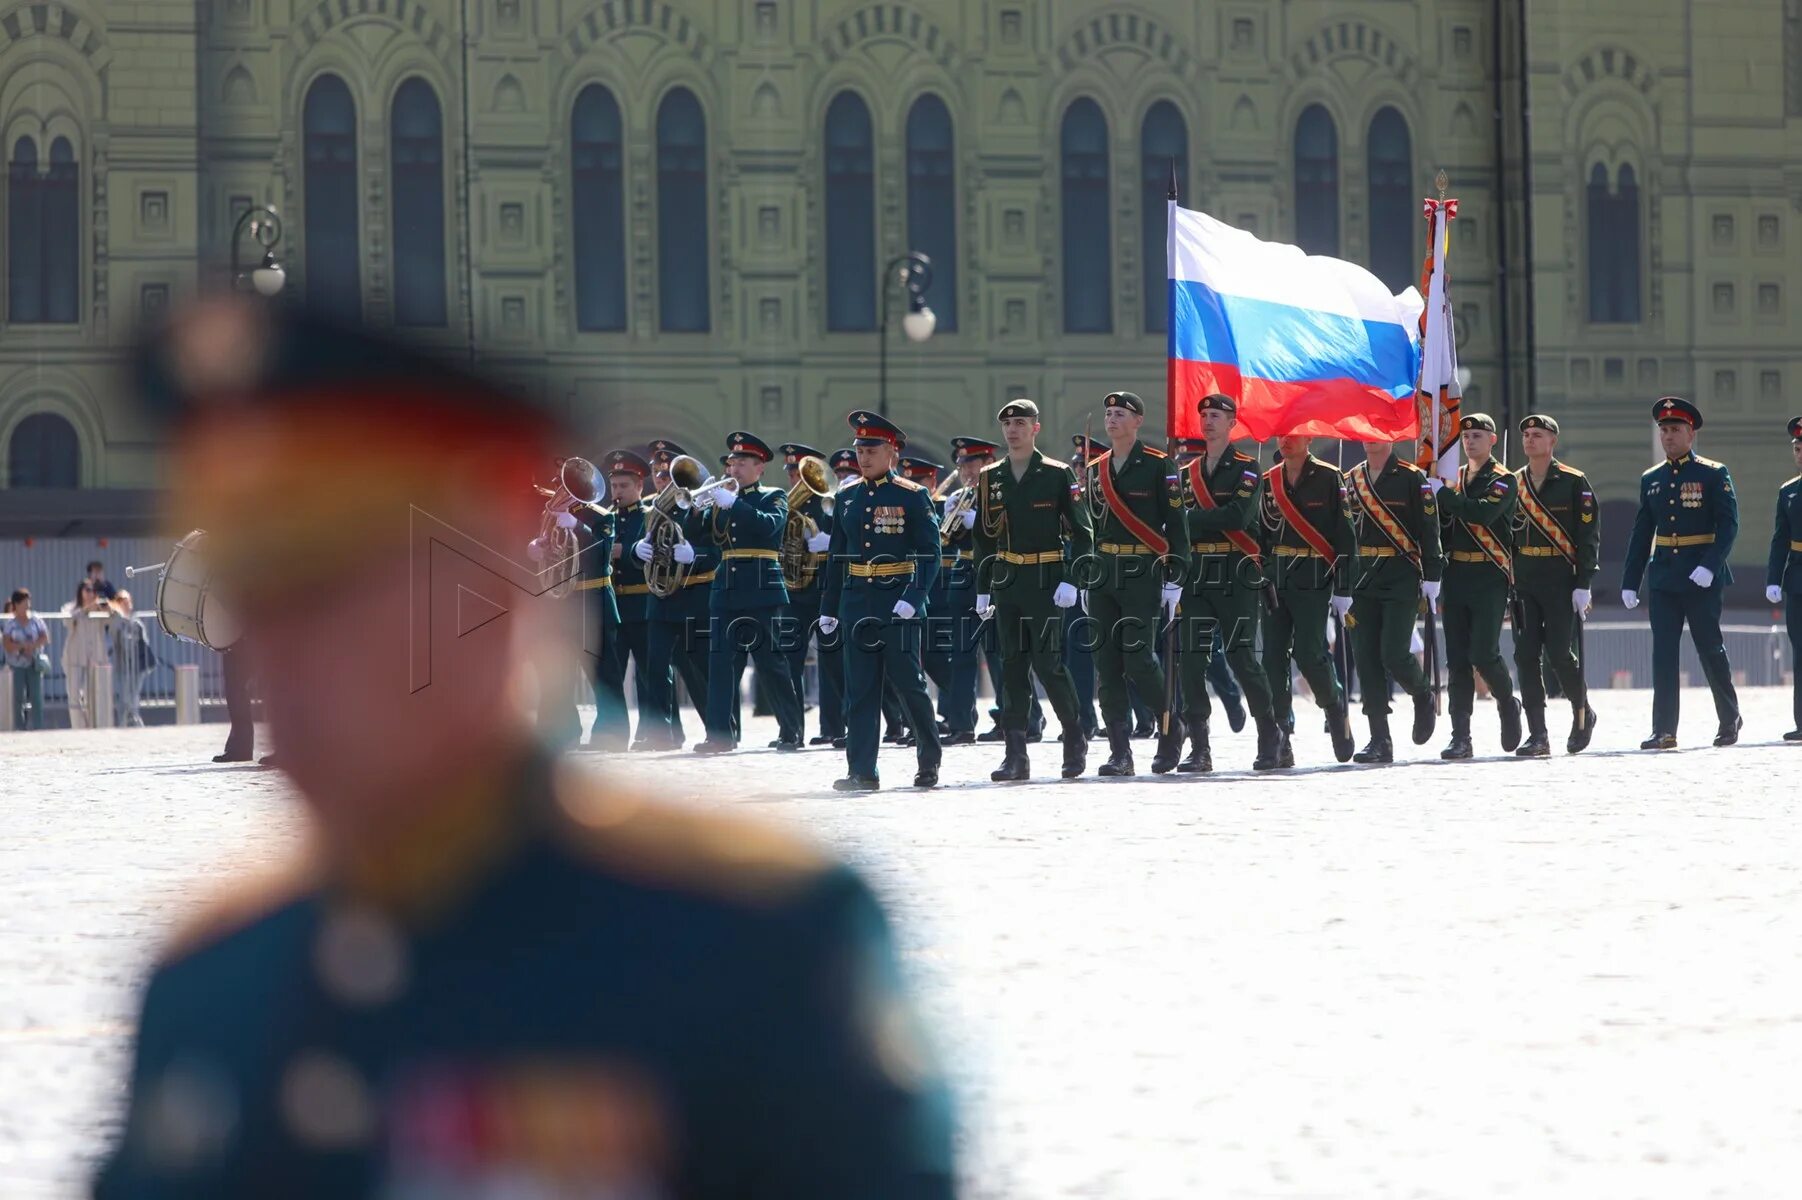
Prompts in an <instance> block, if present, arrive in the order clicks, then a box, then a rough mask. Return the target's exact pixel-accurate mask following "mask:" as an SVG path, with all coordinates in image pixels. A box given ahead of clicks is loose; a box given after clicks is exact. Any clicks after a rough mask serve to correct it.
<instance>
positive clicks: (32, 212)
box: [6, 137, 81, 325]
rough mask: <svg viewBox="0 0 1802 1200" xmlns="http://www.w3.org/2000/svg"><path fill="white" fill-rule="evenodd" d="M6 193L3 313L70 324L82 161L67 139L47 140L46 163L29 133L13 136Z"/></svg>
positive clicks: (32, 321)
mask: <svg viewBox="0 0 1802 1200" xmlns="http://www.w3.org/2000/svg"><path fill="white" fill-rule="evenodd" d="M40 168H41V169H40ZM6 199H7V237H6V243H7V247H6V248H7V255H6V294H7V318H8V319H9V320H11V321H12V322H14V323H15V324H19V325H51V324H58V325H70V324H74V322H75V321H76V320H77V319H78V318H79V314H80V310H81V167H80V164H78V163H77V162H76V161H75V147H74V146H73V145H71V144H70V142H69V139H68V138H63V137H59V138H57V139H56V140H55V141H53V142H51V143H50V161H49V162H48V163H43V162H41V160H40V159H39V157H38V144H37V142H36V141H35V140H33V139H32V138H30V137H21V138H20V139H19V140H18V141H16V142H14V143H13V151H12V158H11V161H10V162H9V163H8V169H7V187H6Z"/></svg>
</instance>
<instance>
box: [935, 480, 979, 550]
mask: <svg viewBox="0 0 1802 1200" xmlns="http://www.w3.org/2000/svg"><path fill="white" fill-rule="evenodd" d="M956 495H957V499H956V500H955V501H953V502H952V504H951V507H950V508H948V509H946V510H945V519H944V520H943V521H940V522H939V545H941V546H949V545H950V544H951V540H952V539H953V538H955V537H956V536H957V535H958V534H960V533H962V532H963V531H964V514H965V513H967V512H969V511H970V510H971V509H973V508H975V507H976V489H975V488H974V487H967V488H964V489H963V490H962V491H960V492H958V493H956Z"/></svg>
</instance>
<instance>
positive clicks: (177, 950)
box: [161, 853, 325, 962]
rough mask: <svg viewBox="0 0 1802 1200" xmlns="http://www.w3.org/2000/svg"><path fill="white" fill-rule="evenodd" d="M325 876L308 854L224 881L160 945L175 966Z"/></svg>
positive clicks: (290, 900)
mask: <svg viewBox="0 0 1802 1200" xmlns="http://www.w3.org/2000/svg"><path fill="white" fill-rule="evenodd" d="M324 877H325V873H324V871H323V870H322V869H321V867H320V865H319V862H318V860H317V859H316V858H314V857H313V856H312V854H311V853H303V854H302V855H301V857H300V858H298V859H297V860H295V861H294V862H292V863H288V864H286V865H284V866H280V867H274V868H270V869H269V870H266V871H263V872H260V873H257V874H251V875H246V876H244V877H243V878H240V879H235V880H231V881H229V882H227V883H226V884H225V885H224V887H223V888H222V889H220V890H219V891H217V892H214V893H213V894H211V895H210V896H209V897H208V898H207V899H206V900H203V901H202V902H201V904H200V907H199V908H198V909H197V910H195V911H194V912H193V913H192V914H190V915H189V916H188V917H187V918H186V919H185V920H183V921H182V922H181V923H180V924H179V925H177V927H176V929H175V933H174V934H173V935H172V936H171V937H170V938H169V941H168V943H167V944H166V945H165V946H164V947H163V951H162V955H161V958H162V961H164V962H175V961H177V960H180V959H183V958H186V957H188V956H189V955H191V954H196V953H198V952H200V951H202V950H205V949H206V948H207V947H209V946H213V945H216V944H218V943H219V942H222V941H224V940H225V939H227V938H229V937H231V936H232V935H233V934H235V933H238V932H240V931H242V930H244V929H247V928H249V927H250V926H252V925H254V924H256V923H257V922H258V921H260V920H262V919H263V918H264V917H267V916H269V915H270V914H271V913H274V912H276V911H277V910H279V909H282V908H286V907H287V906H288V905H290V904H292V903H294V902H295V901H296V900H300V899H302V898H303V897H305V896H307V895H309V894H311V893H312V892H315V891H317V890H318V889H319V887H320V886H321V884H322V883H323V881H324Z"/></svg>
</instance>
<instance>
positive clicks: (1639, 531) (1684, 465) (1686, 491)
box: [1621, 454, 1739, 592]
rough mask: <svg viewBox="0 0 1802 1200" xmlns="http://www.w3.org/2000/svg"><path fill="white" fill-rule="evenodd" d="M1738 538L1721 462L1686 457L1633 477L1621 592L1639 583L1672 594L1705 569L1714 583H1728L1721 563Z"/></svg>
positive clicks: (1729, 487) (1736, 510) (1637, 587)
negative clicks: (1635, 511) (1634, 497)
mask: <svg viewBox="0 0 1802 1200" xmlns="http://www.w3.org/2000/svg"><path fill="white" fill-rule="evenodd" d="M1738 536H1739V501H1738V500H1737V499H1736V498H1735V497H1734V494H1733V478H1732V477H1731V476H1730V475H1728V474H1727V468H1726V466H1725V465H1724V464H1722V463H1718V462H1715V461H1714V460H1713V459H1712V458H1702V457H1701V456H1699V455H1695V454H1686V455H1684V456H1683V457H1682V458H1680V459H1678V460H1676V461H1675V462H1671V461H1666V462H1662V463H1659V464H1658V465H1657V466H1655V467H1653V468H1651V469H1650V470H1648V471H1647V472H1646V473H1645V474H1643V475H1641V476H1640V477H1639V515H1638V516H1637V517H1635V518H1634V521H1633V535H1632V537H1630V538H1629V539H1628V541H1627V561H1626V564H1625V567H1624V569H1623V571H1622V572H1621V590H1622V591H1628V592H1637V591H1639V590H1640V580H1641V579H1642V577H1643V578H1644V580H1645V583H1646V586H1647V587H1648V588H1650V589H1651V590H1652V591H1675V590H1678V589H1680V588H1682V587H1686V586H1691V585H1690V584H1689V576H1690V572H1692V571H1694V570H1695V569H1696V568H1697V567H1707V568H1708V569H1709V570H1710V571H1712V572H1714V585H1715V586H1717V587H1724V586H1725V585H1727V584H1729V583H1732V582H1733V572H1732V570H1731V569H1730V568H1729V567H1728V565H1727V560H1728V558H1729V557H1730V556H1731V555H1732V553H1733V541H1734V539H1735V538H1736V537H1738Z"/></svg>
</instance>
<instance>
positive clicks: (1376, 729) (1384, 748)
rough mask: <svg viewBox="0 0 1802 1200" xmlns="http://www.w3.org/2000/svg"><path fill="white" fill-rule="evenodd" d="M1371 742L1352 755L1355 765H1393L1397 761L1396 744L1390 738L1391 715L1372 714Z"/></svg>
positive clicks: (1370, 718) (1370, 719)
mask: <svg viewBox="0 0 1802 1200" xmlns="http://www.w3.org/2000/svg"><path fill="white" fill-rule="evenodd" d="M1369 721H1370V740H1369V741H1368V742H1366V743H1364V749H1362V750H1360V751H1358V752H1357V753H1356V754H1354V755H1352V761H1353V762H1355V763H1392V762H1394V761H1395V743H1394V742H1393V741H1391V740H1390V738H1389V714H1388V713H1371V714H1370V717H1369Z"/></svg>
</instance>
